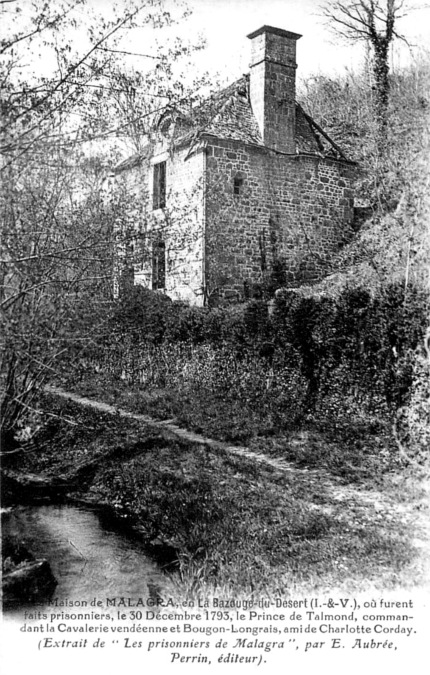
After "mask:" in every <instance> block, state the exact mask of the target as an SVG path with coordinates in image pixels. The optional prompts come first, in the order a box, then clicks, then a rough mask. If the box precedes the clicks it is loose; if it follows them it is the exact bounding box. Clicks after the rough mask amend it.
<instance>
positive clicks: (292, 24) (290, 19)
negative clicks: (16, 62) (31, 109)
mask: <svg viewBox="0 0 430 675" xmlns="http://www.w3.org/2000/svg"><path fill="white" fill-rule="evenodd" d="M52 1H53V3H54V4H55V2H56V0H52ZM321 1H322V0H185V2H186V4H187V5H188V6H189V7H190V9H191V10H192V14H191V16H190V17H189V18H188V19H187V20H186V21H180V22H179V23H178V24H176V25H175V26H173V27H172V28H170V29H165V28H163V29H162V30H155V31H154V30H153V29H150V30H149V31H148V29H145V28H141V29H134V30H132V31H124V38H123V41H122V47H123V48H124V49H128V50H130V51H134V52H140V53H141V52H145V53H152V52H153V53H155V54H156V53H157V48H156V45H155V43H154V39H156V40H158V43H159V44H163V43H164V42H166V41H167V40H168V39H172V40H173V39H175V38H176V37H179V38H182V39H188V40H190V41H191V42H195V41H196V40H197V39H198V37H199V36H202V37H203V38H204V39H205V40H206V43H207V48H206V49H205V50H202V51H198V52H196V53H194V54H193V56H192V58H191V60H190V61H189V63H187V64H183V65H182V66H180V65H179V64H178V66H177V67H178V68H182V72H183V74H182V75H181V76H182V77H184V78H190V79H191V78H192V79H194V78H196V79H197V78H198V77H200V76H201V75H202V74H204V73H205V72H208V73H209V74H210V75H211V77H213V83H214V86H215V88H216V87H217V85H218V83H220V84H226V83H227V82H232V81H234V80H235V79H238V78H239V77H241V76H242V75H243V74H244V73H246V72H249V61H250V51H251V50H250V47H251V44H250V41H249V40H248V39H247V35H248V34H249V33H251V32H252V31H254V30H256V29H257V28H260V27H261V26H263V25H271V26H276V27H278V28H283V29H286V30H290V31H293V32H295V33H299V34H301V35H302V38H301V39H300V40H299V41H298V43H297V63H298V70H297V78H298V82H299V83H300V80H301V79H306V78H308V77H309V76H311V75H320V74H323V75H328V76H330V75H332V74H338V73H342V72H344V71H345V70H355V69H357V68H360V66H361V64H362V63H363V58H364V47H363V45H362V44H361V45H358V46H354V45H352V44H351V43H349V44H343V43H341V42H340V41H339V40H337V41H336V39H335V38H334V36H333V34H332V33H331V32H330V30H329V29H328V27H327V26H326V25H325V24H324V19H323V18H322V17H321V13H320V5H321ZM408 1H409V2H414V3H415V5H416V7H417V8H418V9H417V10H416V11H414V12H410V13H409V14H408V15H407V16H406V17H405V19H404V20H403V22H402V23H401V24H399V26H398V28H399V30H400V31H401V32H402V33H403V34H405V35H406V36H407V37H408V39H409V41H410V42H411V43H412V44H414V45H415V47H414V49H413V50H412V52H413V53H415V54H416V53H417V51H419V49H423V48H425V47H427V46H428V48H430V4H429V3H428V2H427V0H408ZM163 2H164V4H165V6H166V9H168V10H171V12H172V13H173V14H178V12H179V9H178V6H179V5H180V4H181V2H180V0H163ZM124 4H125V3H124V0H87V2H86V5H84V6H83V7H81V8H80V9H78V10H77V12H78V19H79V20H78V24H80V23H81V24H82V26H84V24H87V25H88V23H91V19H90V18H89V17H90V13H91V10H95V11H96V12H101V13H102V14H105V15H108V14H110V13H112V11H113V10H114V9H116V11H117V13H119V14H120V13H121V9H122V8H123V6H124ZM19 5H20V7H22V10H21V14H20V18H21V19H23V18H25V16H26V14H27V13H28V14H29V12H30V10H31V8H33V9H32V10H31V11H33V12H34V11H36V12H37V7H38V6H43V0H19ZM426 5H427V7H426ZM12 6H13V7H15V5H14V4H13V5H9V4H6V5H2V7H3V8H9V7H12ZM26 8H29V10H28V11H27V12H26ZM34 8H36V9H34ZM1 14H2V16H1V19H2V23H3V19H4V18H5V17H7V16H9V17H10V19H11V20H12V21H15V18H16V15H14V14H13V13H11V12H10V11H8V12H6V10H5V9H4V10H3V11H2V12H1ZM3 25H4V24H3ZM78 30H79V29H78ZM81 35H82V38H81V39H82V41H84V39H85V38H84V32H82V34H81ZM72 40H73V41H74V46H75V47H78V48H79V47H80V48H81V51H84V42H82V44H80V39H79V36H78V35H75V36H74V37H73V38H72ZM78 51H79V49H78ZM26 56H27V58H26V59H25V60H26V61H28V62H29V63H30V64H32V66H33V68H34V69H35V70H36V72H38V74H39V75H41V74H45V71H47V70H48V69H49V58H48V55H47V53H46V52H44V51H43V49H42V50H41V51H40V54H39V52H36V50H35V49H34V50H33V53H31V54H30V55H29V54H27V55H26ZM29 57H30V58H29ZM410 57H411V50H410V49H409V48H408V47H406V45H404V44H403V43H401V42H399V41H397V43H396V45H395V48H394V50H393V53H392V56H391V59H392V66H394V68H398V67H400V66H401V65H405V64H406V63H407V62H408V59H410ZM53 59H54V63H53V64H52V63H51V65H54V66H55V63H56V59H55V55H54V54H51V61H52V60H53ZM124 64H125V65H126V66H127V67H129V66H130V67H132V68H135V69H136V70H142V71H145V68H148V66H150V65H151V66H153V64H154V61H151V60H148V59H146V61H145V59H144V58H139V57H132V56H130V57H124Z"/></svg>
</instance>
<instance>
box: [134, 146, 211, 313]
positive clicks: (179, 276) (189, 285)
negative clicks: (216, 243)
mask: <svg viewBox="0 0 430 675" xmlns="http://www.w3.org/2000/svg"><path fill="white" fill-rule="evenodd" d="M159 162H166V205H165V207H164V208H162V209H161V208H160V209H154V208H153V202H152V196H153V194H154V165H155V164H157V163H159ZM205 162H206V156H205V154H204V152H203V151H202V150H200V151H197V152H195V153H193V154H191V155H189V147H186V148H181V149H178V150H175V152H170V151H169V150H168V149H167V144H164V143H160V144H158V145H156V146H155V147H154V151H153V155H152V157H151V159H150V160H149V161H148V162H147V163H146V164H145V166H142V168H141V173H140V176H141V186H142V192H143V194H146V195H147V197H146V199H147V204H148V206H147V214H148V226H147V232H148V234H147V242H146V244H145V249H146V252H147V255H146V256H142V258H141V260H140V261H138V262H137V264H136V265H135V283H137V284H141V285H143V286H145V287H148V288H151V287H152V286H153V279H152V256H151V248H152V245H153V243H154V242H157V241H163V242H164V243H165V250H166V287H165V292H166V293H167V295H169V297H171V298H172V299H181V300H186V301H188V302H190V303H191V304H203V227H204V216H205V213H204V192H203V184H204V180H203V179H204V175H205Z"/></svg>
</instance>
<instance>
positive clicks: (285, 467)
mask: <svg viewBox="0 0 430 675" xmlns="http://www.w3.org/2000/svg"><path fill="white" fill-rule="evenodd" d="M45 391H46V392H47V393H48V394H54V395H55V396H60V397H61V398H65V399H66V400H69V401H73V402H74V403H78V404H80V405H83V406H86V407H88V408H94V409H95V410H100V411H101V412H106V413H109V414H110V415H119V416H120V417H128V418H129V419H133V420H137V421H138V422H143V423H144V424H146V425H148V426H149V427H152V428H154V429H160V430H162V431H163V432H164V433H166V434H167V435H169V436H171V437H172V438H179V439H180V440H183V441H188V442H190V443H196V444H198V445H203V446H205V447H207V448H210V449H211V450H215V451H222V452H226V453H229V454H232V455H238V456H239V457H244V458H246V459H250V460H252V461H254V462H258V463H259V464H265V465H266V466H268V467H271V468H272V469H276V470H278V471H284V472H285V471H292V472H296V471H300V472H303V473H309V474H315V475H316V474H318V475H320V474H321V471H320V470H319V469H318V470H317V469H315V470H310V469H306V468H304V469H302V468H301V469H297V467H294V466H293V465H292V464H290V463H289V462H286V461H285V460H283V459H280V458H274V457H268V456H267V455H264V454H260V453H258V452H253V451H252V450H249V449H248V448H246V447H242V446H238V445H229V444H228V443H223V442H222V441H216V440H214V439H213V438H207V437H206V436H202V435H201V434H196V433H195V432H193V431H189V430H188V429H183V428H182V427H179V426H177V425H176V424H174V423H173V422H172V421H171V420H157V419H155V418H154V417H150V416H149V415H142V414H139V413H132V412H129V411H128V410H124V409H123V408H117V407H116V406H113V405H109V404H108V403H103V402H102V401H95V400H93V399H89V398H86V397H85V396H79V395H78V394H72V393H71V392H68V391H64V390H63V389H60V388H59V387H53V386H46V387H45Z"/></svg>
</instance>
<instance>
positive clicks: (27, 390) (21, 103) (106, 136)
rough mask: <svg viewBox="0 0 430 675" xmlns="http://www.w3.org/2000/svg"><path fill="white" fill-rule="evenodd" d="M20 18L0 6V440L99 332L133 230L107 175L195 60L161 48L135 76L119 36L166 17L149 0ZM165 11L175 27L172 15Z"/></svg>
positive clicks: (17, 10)
mask: <svg viewBox="0 0 430 675" xmlns="http://www.w3.org/2000/svg"><path fill="white" fill-rule="evenodd" d="M104 9H105V8H104ZM27 10H28V11H26V12H22V11H21V7H20V6H19V4H18V3H11V4H10V6H5V7H2V20H4V21H3V27H4V28H5V31H4V35H3V37H2V40H1V44H0V50H1V53H2V56H3V60H2V65H1V77H2V103H1V106H2V110H1V112H2V116H1V117H2V126H1V140H0V150H1V156H2V163H1V177H2V192H1V212H2V249H3V254H2V261H1V262H2V272H1V277H0V304H1V309H2V363H1V383H2V385H3V386H2V389H3V391H4V397H3V399H2V404H1V411H2V435H3V436H4V437H5V440H7V441H8V442H9V441H10V442H11V441H12V440H13V437H14V435H15V433H16V431H17V429H18V428H19V425H20V424H21V421H22V419H23V417H24V416H25V414H26V413H27V412H28V411H29V410H31V409H32V408H33V406H34V400H35V396H36V394H37V392H38V390H39V389H40V387H41V386H42V384H43V383H44V381H45V380H46V378H47V377H49V376H51V375H52V374H53V373H55V372H56V369H57V366H58V363H59V360H60V357H62V356H64V354H66V353H67V355H68V358H69V361H71V360H73V358H76V357H77V355H78V354H79V353H80V351H81V348H82V346H83V345H85V344H87V343H88V342H91V340H92V339H93V336H94V335H95V334H96V333H100V332H103V331H104V329H105V322H106V319H107V318H108V316H109V313H110V301H111V295H112V289H113V277H114V274H115V265H114V260H113V242H114V239H115V238H116V235H117V232H118V231H126V230H127V227H128V224H129V223H128V220H129V216H128V214H127V203H128V202H126V197H127V195H126V194H125V193H124V191H121V190H118V191H116V192H115V191H112V190H111V189H110V187H109V184H108V183H107V181H106V174H107V173H108V172H109V171H110V169H111V167H112V165H113V164H115V163H116V162H117V160H118V157H119V154H120V150H121V144H122V143H123V142H124V140H128V142H129V144H130V145H131V146H133V145H134V147H136V146H139V138H140V135H141V134H142V133H144V131H145V130H146V126H145V124H146V122H148V121H149V120H151V119H153V118H154V115H155V114H156V112H157V110H159V109H161V108H165V106H166V102H167V100H168V99H169V98H170V99H171V100H172V101H174V100H176V99H177V98H181V96H182V95H184V93H185V89H184V86H182V85H180V84H178V83H175V82H174V75H173V73H172V69H171V65H170V64H171V63H172V62H175V61H176V62H177V61H178V59H179V57H180V56H187V55H189V53H190V50H191V48H190V46H189V45H187V44H185V43H184V42H181V41H177V42H176V43H174V44H172V43H171V42H170V43H169V44H167V43H166V44H165V45H164V46H163V47H162V48H161V49H160V50H159V51H158V52H156V53H154V54H152V55H151V54H149V55H141V56H142V57H143V58H144V59H145V60H146V63H148V59H149V63H150V66H148V67H146V66H143V72H142V73H140V74H137V73H135V72H130V69H129V68H128V67H127V65H126V63H125V62H124V58H126V56H124V55H127V54H128V52H126V51H124V50H122V49H121V39H122V38H123V37H124V34H125V33H124V31H128V30H130V29H133V28H139V30H145V29H146V30H147V31H149V33H148V34H149V35H150V34H151V31H152V32H154V31H156V30H157V29H159V28H161V27H166V26H170V25H172V23H173V22H174V20H175V17H174V16H172V15H171V14H169V12H166V11H165V9H164V6H163V3H162V2H160V1H159V0H142V1H141V2H140V1H138V0H136V2H135V1H134V0H130V1H129V2H128V1H127V2H125V3H122V6H121V10H120V11H118V10H117V9H116V8H115V7H112V8H110V9H108V10H107V11H104V10H103V12H102V14H97V13H95V14H94V15H93V14H92V10H91V7H90V6H88V5H87V4H86V2H85V0H78V2H73V1H72V0H61V2H56V3H54V4H52V3H47V2H44V1H43V0H40V1H39V0H38V1H37V2H35V3H33V4H29V5H28V7H27ZM178 11H179V10H178ZM174 14H175V15H176V18H180V13H179V14H178V12H177V9H176V8H175V11H174ZM75 38H76V39H75ZM29 56H32V57H33V58H32V59H29ZM29 61H30V63H28V62H29ZM42 62H43V64H44V65H43V66H42V65H40V64H41V63H42ZM24 63H26V64H27V65H25V66H24V65H23V64H24ZM34 64H38V65H39V66H40V71H39V72H35V70H34V67H33V66H34ZM46 64H48V65H46ZM176 85H177V86H176ZM137 118H138V119H137ZM138 120H139V121H138Z"/></svg>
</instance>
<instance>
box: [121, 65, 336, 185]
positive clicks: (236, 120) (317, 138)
mask: <svg viewBox="0 0 430 675" xmlns="http://www.w3.org/2000/svg"><path fill="white" fill-rule="evenodd" d="M167 120H171V121H172V122H173V123H174V125H175V130H174V134H173V137H172V143H173V147H175V146H176V147H179V146H184V145H188V146H190V153H191V152H192V151H193V149H195V148H197V147H199V145H200V143H201V141H202V140H203V139H204V138H207V137H211V136H212V137H215V138H218V139H220V140H226V141H231V140H233V141H241V142H243V143H248V144H251V145H256V146H261V147H265V146H264V143H263V139H262V136H261V133H260V129H259V127H258V124H257V120H256V118H255V116H254V114H253V112H252V107H251V101H250V96H249V75H244V76H243V77H241V78H240V79H239V80H237V81H236V82H234V83H233V84H231V85H230V86H228V87H226V88H225V89H222V90H221V91H220V92H219V93H217V94H215V95H213V96H211V97H210V98H208V99H207V100H205V101H204V102H203V103H201V104H199V105H198V106H197V107H195V108H193V109H192V110H179V109H167V110H166V111H165V112H164V113H163V114H162V115H161V116H160V118H159V119H158V122H157V125H156V128H157V129H158V130H159V131H160V130H161V131H162V128H163V124H165V123H166V121H167ZM150 151H151V145H150V144H148V145H147V146H146V147H145V148H144V150H143V152H142V153H140V154H138V155H133V156H132V157H130V158H128V159H127V160H125V161H124V162H121V164H119V165H118V166H117V167H116V168H115V171H116V172H119V171H123V170H126V169H130V168H133V167H135V166H138V165H139V164H141V163H142V162H143V161H144V160H145V159H147V158H148V156H149V154H150ZM296 152H297V153H298V154H303V153H306V154H312V155H318V156H320V157H331V158H333V159H341V160H347V157H346V156H345V155H344V153H343V152H342V150H341V149H340V148H339V146H338V145H336V143H335V142H334V141H333V140H332V139H331V138H329V136H328V135H327V134H326V133H325V132H324V131H323V130H322V129H321V128H320V127H319V126H318V125H317V124H316V122H315V121H314V120H312V118H311V117H310V116H309V115H307V114H306V113H305V111H304V110H303V108H302V107H301V106H300V104H299V103H296Z"/></svg>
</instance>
